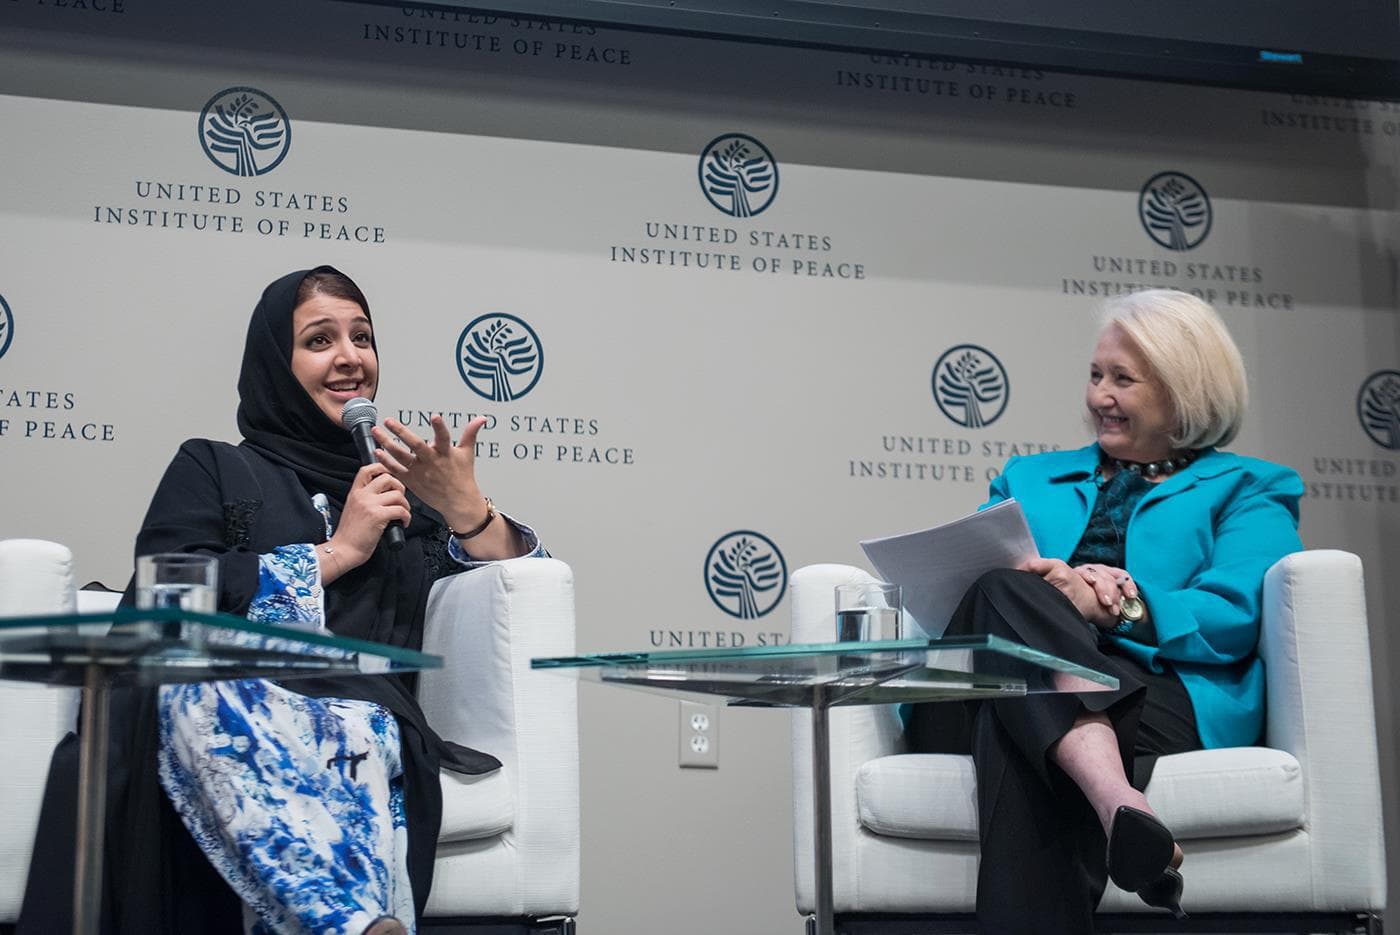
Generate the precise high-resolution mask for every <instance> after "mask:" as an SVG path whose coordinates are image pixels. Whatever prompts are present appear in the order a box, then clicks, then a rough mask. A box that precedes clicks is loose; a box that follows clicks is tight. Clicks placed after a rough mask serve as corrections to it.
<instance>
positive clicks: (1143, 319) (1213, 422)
mask: <svg viewBox="0 0 1400 935" xmlns="http://www.w3.org/2000/svg"><path fill="white" fill-rule="evenodd" d="M1115 325H1116V326H1117V327H1119V328H1120V329H1122V331H1123V333H1124V334H1125V335H1127V336H1128V338H1129V340H1131V341H1132V342H1133V343H1134V344H1136V345H1137V347H1138V349H1139V350H1140V351H1141V352H1142V355H1143V357H1144V358H1146V360H1147V365H1148V367H1150V368H1151V370H1152V375H1153V376H1155V377H1156V378H1157V379H1158V380H1159V381H1160V382H1161V385H1162V388H1163V390H1164V391H1165V392H1166V394H1167V398H1168V400H1169V405H1170V406H1172V408H1173V409H1174V410H1175V412H1176V426H1177V427H1176V431H1175V432H1174V433H1173V434H1172V436H1171V443H1172V445H1173V447H1175V448H1177V449H1187V448H1208V447H1211V446H1213V445H1228V444H1229V443H1230V442H1231V440H1233V439H1234V437H1235V435H1236V434H1237V433H1238V432H1239V430H1240V423H1241V422H1243V421H1244V410H1245V407H1246V406H1247V405H1248V403H1249V387H1248V385H1247V384H1246V381H1245V373H1244V360H1243V359H1241V357H1240V349H1239V348H1238V347H1236V346H1235V341H1234V339H1233V338H1231V337H1230V332H1229V331H1227V330H1225V323H1224V322H1222V321H1221V320H1220V316H1219V315H1218V314H1217V313H1216V311H1215V309H1214V308H1212V307H1211V306H1210V305H1209V304H1208V303H1206V302H1203V301H1202V300H1200V299H1198V298H1196V297H1195V296H1194V295H1191V294H1190V293H1188V292H1178V291H1177V290H1175V289H1148V290H1146V291H1143V292H1133V293H1129V294H1127V295H1121V296H1116V297H1114V298H1112V299H1109V300H1108V301H1107V302H1105V303H1104V305H1103V327H1104V329H1108V328H1111V327H1113V326H1115Z"/></svg>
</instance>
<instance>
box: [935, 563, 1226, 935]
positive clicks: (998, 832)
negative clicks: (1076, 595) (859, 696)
mask: <svg viewBox="0 0 1400 935" xmlns="http://www.w3.org/2000/svg"><path fill="white" fill-rule="evenodd" d="M983 634H986V635H991V636H999V637H1003V638H1005V639H1008V640H1012V641H1014V642H1017V643H1022V644H1024V645H1027V646H1030V647H1032V648H1034V649H1039V650H1043V651H1045V652H1049V653H1052V654H1054V655H1056V656H1060V657H1061V658H1064V659H1068V660H1070V661H1072V662H1076V663H1078V664H1080V665H1083V666H1087V667H1088V668H1091V669H1096V670H1098V671H1100V672H1105V673H1107V674H1109V675H1113V676H1116V677H1117V678H1118V682H1119V688H1118V690H1117V691H1111V692H1086V693H1083V694H1045V695H1027V696H1025V697H1016V698H1005V699H996V700H987V701H971V702H962V703H943V702H939V703H927V704H918V705H914V706H913V710H912V712H911V717H910V720H909V723H908V727H907V733H908V737H909V742H910V747H911V749H913V750H914V751H915V752H923V753H971V754H972V759H973V762H974V765H975V767H976V772H977V809H978V823H979V834H980V839H981V863H980V866H979V869H978V874H977V921H978V926H979V928H980V930H981V931H982V932H985V933H987V935H1019V933H1025V935H1085V933H1090V932H1093V930H1094V922H1093V915H1094V909H1095V907H1097V906H1098V903H1099V899H1100V898H1101V897H1102V896H1103V891H1104V886H1105V884H1106V882H1107V879H1108V868H1107V863H1106V860H1105V849H1106V847H1107V841H1106V839H1105V836H1104V833H1103V828H1102V826H1101V825H1100V824H1099V820H1098V817H1097V816H1096V815H1095V813H1094V810H1093V808H1092V807H1091V806H1090V805H1089V802H1088V800H1087V799H1086V798H1085V797H1084V795H1083V793H1082V792H1080V791H1079V787H1078V786H1076V785H1075V784H1074V783H1073V782H1072V781H1070V779H1069V777H1068V776H1066V775H1065V774H1064V772H1063V771H1061V770H1060V768H1059V767H1058V766H1056V765H1055V764H1054V763H1052V762H1051V761H1050V760H1049V758H1048V756H1047V754H1048V752H1049V750H1050V747H1051V746H1053V745H1054V743H1055V742H1056V741H1057V740H1059V739H1060V738H1061V737H1063V736H1064V735H1065V733H1066V732H1068V731H1069V729H1070V727H1072V726H1073V724H1074V721H1075V719H1076V718H1078V717H1079V715H1080V714H1082V713H1083V712H1085V711H1093V712H1104V713H1105V714H1106V715H1107V716H1108V718H1109V721H1110V722H1111V723H1112V725H1113V729H1114V733H1115V734H1116V735H1117V737H1118V749H1119V754H1120V755H1121V756H1122V758H1123V767H1124V771H1125V773H1126V775H1127V776H1128V777H1129V779H1130V780H1131V781H1132V783H1133V785H1134V786H1135V787H1137V788H1138V789H1142V788H1144V787H1145V786H1146V785H1147V780H1148V779H1149V778H1150V777H1151V769H1152V764H1153V763H1155V761H1156V758H1157V757H1158V756H1161V755H1164V754H1168V753H1181V752H1184V751H1186V750H1195V749H1199V748H1200V746H1201V742H1200V738H1199V737H1198V736H1197V733H1196V722H1195V716H1194V714H1193V712H1192V709H1191V701H1190V698H1189V697H1188V696H1187V694H1186V690H1185V689H1184V688H1183V687H1182V685H1181V682H1180V681H1179V680H1178V679H1177V678H1176V677H1175V676H1174V675H1171V674H1170V673H1168V674H1157V673H1153V672H1149V671H1147V670H1145V669H1143V668H1142V667H1141V666H1139V665H1137V663H1135V662H1134V661H1133V660H1132V659H1130V658H1129V657H1127V656H1125V655H1123V654H1121V653H1119V652H1117V651H1115V648H1114V646H1113V645H1112V644H1111V643H1105V644H1103V645H1101V644H1100V643H1099V641H1098V639H1097V638H1096V635H1095V630H1094V628H1093V627H1092V626H1091V625H1090V624H1088V623H1087V622H1086V621H1085V620H1084V618H1083V617H1082V616H1081V615H1080V614H1079V612H1078V611H1077V610H1076V609H1075V608H1074V605H1073V604H1072V603H1070V601H1069V599H1068V598H1066V597H1065V596H1064V595H1063V594H1061V593H1060V592H1059V591H1058V590H1057V589H1056V588H1055V587H1054V586H1052V585H1050V584H1048V583H1046V582H1045V581H1044V580H1043V579H1041V578H1040V577H1039V576H1038V575H1034V574H1031V573H1030V572H1024V571H1011V570H1000V571H994V572H989V573H988V574H986V575H983V576H982V577H981V578H979V579H978V580H977V582H976V583H975V584H974V585H973V586H972V587H971V588H969V589H968V592H967V594H966V595H965V596H964V598H963V601H962V603H961V605H960V606H959V607H958V610H957V611H956V613H954V615H953V619H952V621H951V622H950V623H949V626H948V630H947V632H946V634H945V635H947V636H957V635H983Z"/></svg>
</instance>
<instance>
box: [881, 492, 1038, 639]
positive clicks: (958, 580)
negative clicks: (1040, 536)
mask: <svg viewBox="0 0 1400 935" xmlns="http://www.w3.org/2000/svg"><path fill="white" fill-rule="evenodd" d="M860 547H861V548H862V549H864V550H865V554H866V557H868V558H869V559H870V563H871V564H872V565H874V566H875V570H876V571H877V572H879V574H880V577H881V578H883V579H884V580H886V581H892V582H894V583H895V584H897V585H899V586H900V587H901V588H902V589H903V598H904V619H905V621H906V624H905V633H906V634H908V635H910V636H918V632H917V630H922V631H923V633H924V635H926V636H929V637H938V636H941V635H942V634H943V630H944V628H945V627H947V626H948V618H949V617H951V616H952V614H953V611H954V610H956V609H957V607H958V602H959V601H961V600H962V596H963V594H964V592H966V591H967V589H968V588H969V587H970V586H971V585H972V582H974V581H976V580H977V579H978V578H979V577H981V576H982V574H983V573H985V572H988V571H991V570H992V569H994V568H1015V567H1016V566H1017V565H1020V564H1021V563H1022V562H1024V561H1025V560H1026V559H1030V558H1036V557H1038V556H1039V554H1040V553H1039V552H1038V551H1037V550H1036V547H1035V540H1034V539H1032V538H1031V531H1030V528H1029V527H1027V526H1026V515H1025V514H1024V513H1022V512H1021V505H1020V504H1019V503H1017V502H1016V501H1015V500H1003V501H1002V502H1000V503H998V504H996V505H995V506H991V507H988V508H987V509H985V510H983V511H982V512H980V513H973V514H971V515H969V516H964V517H962V518H961V519H955V520H953V521H952V522H951V523H944V524H943V525H942V526H934V527H933V528H932V529H921V530H919V531H918V532H910V533H905V534H903V535H900V536H889V537H888V538H884V539H866V540H863V541H862V542H861V544H860ZM909 624H913V626H909ZM915 628H917V630H916V629H915Z"/></svg>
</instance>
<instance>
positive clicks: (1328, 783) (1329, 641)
mask: <svg viewBox="0 0 1400 935" xmlns="http://www.w3.org/2000/svg"><path fill="white" fill-rule="evenodd" d="M1259 649H1260V655H1261V656H1262V657H1263V659H1264V666H1265V672H1266V675H1267V686H1268V687H1267V697H1268V705H1267V711H1268V715H1267V724H1266V729H1265V738H1266V743H1267V744H1268V745H1269V746H1270V747H1274V748H1276V749H1280V750H1287V751H1288V752H1289V753H1291V754H1293V756H1294V757H1295V758H1297V760H1298V763H1299V764H1300V766H1301V768H1302V770H1303V790H1304V795H1305V802H1306V804H1305V808H1306V812H1305V815H1306V818H1305V821H1306V830H1307V833H1308V835H1309V836H1310V837H1311V838H1312V842H1313V846H1312V848H1311V849H1310V854H1311V859H1312V864H1313V867H1312V875H1313V885H1314V892H1315V894H1323V895H1325V898H1326V899H1328V900H1333V899H1336V900H1338V904H1337V905H1336V906H1334V907H1332V906H1324V905H1321V904H1319V905H1318V908H1319V909H1324V908H1335V909H1352V910H1356V909H1368V908H1380V907H1382V906H1384V904H1385V882H1386V881H1385V856H1384V843H1383V840H1382V837H1381V821H1380V816H1381V793H1380V772H1379V766H1378V763H1377V754H1376V720H1375V708H1374V700H1373V695H1372V684H1371V644H1370V634H1369V632H1368V629H1367V623H1366V592H1365V585H1364V582H1363V579H1362V569H1361V560H1360V559H1359V558H1358V557H1357V556H1355V555H1353V554H1351V553H1350V552H1341V551H1336V550H1332V549H1318V550H1312V551H1306V552H1296V553H1294V554H1292V555H1288V556H1285V557H1284V558H1282V559H1280V560H1279V561H1278V562H1277V563H1276V564H1275V565H1274V566H1273V567H1272V568H1270V569H1269V572H1268V574H1267V575H1266V576H1265V578H1264V616H1263V629H1262V631H1261V635H1260V647H1259Z"/></svg>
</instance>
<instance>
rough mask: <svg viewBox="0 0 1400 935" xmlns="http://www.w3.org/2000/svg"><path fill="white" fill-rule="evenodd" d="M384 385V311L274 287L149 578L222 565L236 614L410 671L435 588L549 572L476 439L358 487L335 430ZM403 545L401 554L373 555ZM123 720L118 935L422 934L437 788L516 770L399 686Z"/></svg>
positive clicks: (176, 701)
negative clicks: (387, 658) (498, 488)
mask: <svg viewBox="0 0 1400 935" xmlns="http://www.w3.org/2000/svg"><path fill="white" fill-rule="evenodd" d="M378 371H379V367H378V355H377V352H376V345H375V341H374V333H373V325H372V322H371V320H370V314H369V306H368V303H367V302H366V301H365V298H364V295H363V294H362V293H361V292H360V290H359V288H358V287H357V286H356V285H355V284H354V283H353V282H352V281H351V280H350V279H348V278H347V277H346V276H344V274H342V273H340V272H338V271H337V270H335V269H333V268H331V267H328V266H322V267H317V268H316V269H314V270H309V271H300V272H296V273H292V274H289V275H287V276H284V277H282V278H281V279H278V280H277V281H276V282H274V283H272V284H271V285H270V286H268V288H267V289H266V291H264V293H263V296H262V300H261V301H260V302H259V303H258V306H257V308H256V309H255V310H254V312H253V317H252V320H251V321H250V323H249V326H248V337H247V343H246V345H245V348H244V353H243V365H242V370H241V372H240V374H239V379H238V390H239V399H240V402H239V407H238V427H239V430H240V432H241V433H242V435H243V441H242V443H241V444H239V445H238V446H233V445H229V444H226V443H223V442H215V441H209V440H204V439H195V440H191V441H188V442H185V443H184V444H183V445H182V446H181V447H180V450H179V452H178V453H177V454H176V456H175V459H174V460H173V462H172V463H171V465H170V467H169V468H168V469H167V471H166V474H165V477H164V478H163V479H162V481H161V483H160V486H159V488H158V489H157V491H156V494H155V497H154V498H153V500H152V502H151V506H150V509H149V511H148V513H147V515H146V519H145V522H144V523H143V525H142V528H141V531H140V533H139V535H138V536H137V540H136V554H137V555H146V554H152V553H157V552H196V553H201V554H208V555H213V556H215V557H216V558H217V560H218V564H219V587H220V595H219V610H221V611H224V612H227V613H235V614H246V615H247V616H248V617H249V618H250V619H254V620H260V621H264V622H287V623H298V624H301V625H322V626H326V627H328V628H329V629H330V630H331V631H332V632H333V633H335V634H337V635H339V636H347V637H354V638H357V639H364V640H373V641H375V642H380V643H388V644H391V645H394V646H401V647H408V648H411V649H416V648H418V647H419V646H420V645H421V643H422V635H423V617H424V610H425V607H426V604H427V599H428V592H429V589H430V588H431V586H432V585H433V583H434V582H435V581H436V580H437V579H439V578H441V577H443V576H445V575H448V574H452V573H453V572H456V571H461V570H462V569H463V568H466V567H470V566H471V565H473V564H475V563H479V562H483V561H491V560H496V559H504V558H510V557H515V556H520V555H526V554H539V555H543V554H545V553H544V551H543V549H542V548H541V547H540V546H539V543H538V540H537V538H536V537H535V535H534V533H533V532H532V531H531V530H529V529H528V527H524V526H521V525H519V524H517V523H515V522H513V521H511V520H509V519H507V518H506V517H504V516H502V515H500V514H498V513H497V512H496V511H495V508H494V507H492V505H491V502H490V500H489V499H487V498H485V497H483V496H482V494H481V491H480V489H479V488H478V487H477V485H476V478H475V471H474V467H475V465H474V452H475V440H476V435H477V433H478V432H479V431H480V430H481V426H482V425H483V424H484V422H485V420H484V419H476V420H473V421H472V422H471V423H470V424H469V425H468V426H467V427H466V429H465V431H464V432H463V433H462V436H461V438H460V439H459V440H458V442H457V444H456V445H455V446H454V445H453V444H452V440H451V438H450V436H449V435H448V433H447V429H446V427H445V425H444V424H443V422H442V420H441V418H440V417H434V419H433V432H434V437H433V440H432V441H430V442H425V441H423V440H422V439H420V438H418V437H417V436H416V435H414V434H413V433H412V432H411V431H409V430H408V429H406V428H405V427H404V426H403V425H401V424H399V423H397V422H395V421H394V420H387V421H386V427H387V428H388V430H389V431H388V432H386V431H385V430H384V429H383V428H376V429H375V440H376V441H377V442H378V443H379V445H380V449H379V451H378V455H379V458H380V459H381V463H378V464H374V465H369V466H363V467H362V466H361V464H360V460H359V457H358V455H357V454H356V451H355V448H354V445H353V442H352V440H351V437H350V435H349V433H348V432H346V431H345V429H344V428H342V427H341V426H340V424H339V423H340V413H341V409H342V407H343V406H344V404H345V403H346V402H347V401H348V400H350V399H351V398H354V397H356V396H364V397H368V398H373V397H374V395H375V392H376V390H377V388H378V376H379V373H378ZM390 433H392V434H390ZM390 522H398V523H400V524H402V526H403V530H404V537H405V543H404V546H403V547H402V548H401V549H399V550H392V549H390V548H389V547H388V545H387V544H386V543H384V542H381V536H382V534H383V532H384V529H385V527H386V526H387V525H388V524H389V523H390ZM468 550H469V551H468ZM130 598H131V594H130V589H128V594H127V598H126V599H127V600H128V601H129V600H130ZM122 710H123V711H124V712H125V716H124V717H123V718H122V719H121V723H119V724H118V725H117V726H116V728H115V730H114V733H115V735H116V736H114V744H115V751H116V753H117V759H118V762H119V766H118V769H117V770H116V771H115V774H114V775H113V777H112V783H111V785H112V787H113V788H112V792H111V795H110V798H109V802H110V803H111V804H109V816H110V818H109V837H108V840H109V841H110V842H112V843H111V850H112V851H113V853H109V864H108V866H109V867H110V868H111V869H110V871H109V885H108V888H107V892H108V899H109V902H108V910H109V911H108V915H109V917H110V918H111V919H112V922H113V923H114V925H113V927H114V929H115V930H116V931H118V932H126V931H135V930H139V931H142V932H152V931H167V932H176V931H195V930H198V931H201V932H211V933H212V932H223V931H229V932H234V931H240V930H241V929H242V928H243V926H242V925H241V924H240V923H239V922H238V919H237V917H238V915H239V912H238V908H237V907H238V902H239V901H241V902H242V904H243V915H244V916H246V917H247V918H246V921H247V923H248V924H250V925H251V928H252V931H254V932H277V933H299V932H303V931H307V932H340V933H344V935H360V933H362V932H364V933H373V935H388V933H401V932H404V931H411V930H412V927H413V925H414V918H415V917H416V916H417V915H420V914H421V913H422V911H423V907H424V905H425V903H426V901H427V895H428V889H429V886H430V884H431V880H432V869H433V859H434V851H435V848H436V841H437V833H438V826H439V822H440V818H441V792H440V787H439V780H438V770H439V768H444V769H451V770H457V771H461V772H467V773H481V772H488V771H490V770H492V769H495V768H498V767H499V765H500V764H499V762H498V761H496V760H495V759H494V758H493V757H491V756H489V755H487V754H483V753H480V752H477V751H473V750H469V749H467V748H464V747H460V746H458V745H455V744H451V743H448V742H445V741H443V740H441V739H440V738H438V737H437V736H436V735H435V734H434V733H433V732H432V730H431V729H430V728H429V727H428V726H427V724H426V723H425V722H424V720H423V714H422V711H421V710H420V709H419V707H418V704H417V702H416V701H415V699H414V698H413V696H412V694H411V690H410V688H409V686H408V685H406V684H405V682H404V681H403V680H402V679H401V678H399V677H393V676H389V677H374V678H365V677H359V678H348V677H347V678H325V679H315V680H295V681H291V682H289V683H287V685H286V686H282V685H280V684H278V683H274V682H266V681H254V680H244V681H239V682H217V683H203V684H199V683H197V684H192V685H178V686H167V687H164V688H162V689H160V691H159V693H158V697H153V693H149V692H147V693H144V694H142V695H140V696H136V697H132V698H130V699H127V703H125V704H123V705H122ZM157 777H158V781H159V786H158V787H157V784H156V780H157ZM161 790H164V794H162V793H161ZM172 806H173V812H172ZM47 809H48V803H47V802H46V810H47ZM176 816H178V817H176ZM191 841H193V843H194V844H196V845H197V846H198V849H199V850H200V851H202V852H203V853H204V855H205V857H207V858H208V861H207V863H206V862H204V861H202V860H199V858H198V857H197V856H195V855H193V853H192V851H193V848H192V846H191ZM40 862H41V858H40V855H39V854H38V853H37V851H36V865H37V864H38V863H40ZM209 865H212V866H213V868H214V869H215V870H217V871H218V874H219V877H221V878H222V879H223V881H224V882H225V883H227V884H228V886H227V888H225V887H221V886H220V885H219V884H218V883H217V882H216V881H215V880H214V878H213V877H212V875H211V874H210V873H209ZM30 883H31V887H30V893H29V894H27V895H26V904H25V918H24V920H23V922H22V924H23V925H24V926H26V927H29V926H32V925H33V924H34V923H36V922H38V921H39V919H40V916H41V913H42V912H43V910H35V915H34V916H33V917H31V916H30V910H31V903H32V902H35V901H36V900H33V899H32V897H33V895H34V873H33V872H32V871H31V881H30ZM229 889H231V890H232V891H233V893H234V894H236V899H234V898H231V896H230V893H229V891H228V890H229ZM49 908H50V909H52V908H53V907H52V906H50V907H49ZM230 916H232V917H233V918H232V919H231V918H230ZM254 917H256V922H254ZM32 930H36V931H37V928H34V929H32Z"/></svg>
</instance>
